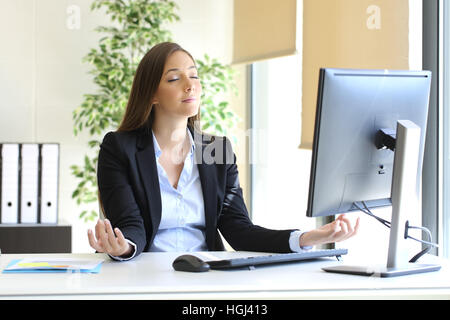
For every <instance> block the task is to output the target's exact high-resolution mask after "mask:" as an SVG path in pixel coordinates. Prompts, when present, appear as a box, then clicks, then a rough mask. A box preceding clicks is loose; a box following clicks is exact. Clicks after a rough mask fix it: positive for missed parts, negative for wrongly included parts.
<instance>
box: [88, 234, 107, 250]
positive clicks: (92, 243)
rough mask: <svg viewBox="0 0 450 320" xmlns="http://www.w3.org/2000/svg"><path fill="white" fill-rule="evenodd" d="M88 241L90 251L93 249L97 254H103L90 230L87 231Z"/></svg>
mask: <svg viewBox="0 0 450 320" xmlns="http://www.w3.org/2000/svg"><path fill="white" fill-rule="evenodd" d="M88 240H89V245H90V246H91V247H92V249H94V250H95V251H97V252H103V250H102V248H101V247H100V246H99V244H98V243H97V240H95V237H94V233H93V232H92V230H91V229H89V230H88Z"/></svg>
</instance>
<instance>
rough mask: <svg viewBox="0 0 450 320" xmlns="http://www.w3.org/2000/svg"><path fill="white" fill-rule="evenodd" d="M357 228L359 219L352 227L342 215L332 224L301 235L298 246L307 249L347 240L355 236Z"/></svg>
mask: <svg viewBox="0 0 450 320" xmlns="http://www.w3.org/2000/svg"><path fill="white" fill-rule="evenodd" d="M358 228H359V217H358V218H357V220H356V223H355V226H352V224H351V222H350V220H348V219H347V218H346V217H345V215H344V214H341V215H340V216H339V217H338V218H337V219H336V220H334V221H333V222H330V223H328V224H326V225H323V226H322V227H320V228H317V229H314V230H311V231H309V232H305V233H304V234H302V236H301V237H300V246H301V247H307V246H314V245H319V244H325V243H332V242H339V241H343V240H347V239H348V238H350V237H353V236H354V235H356V234H357V232H358Z"/></svg>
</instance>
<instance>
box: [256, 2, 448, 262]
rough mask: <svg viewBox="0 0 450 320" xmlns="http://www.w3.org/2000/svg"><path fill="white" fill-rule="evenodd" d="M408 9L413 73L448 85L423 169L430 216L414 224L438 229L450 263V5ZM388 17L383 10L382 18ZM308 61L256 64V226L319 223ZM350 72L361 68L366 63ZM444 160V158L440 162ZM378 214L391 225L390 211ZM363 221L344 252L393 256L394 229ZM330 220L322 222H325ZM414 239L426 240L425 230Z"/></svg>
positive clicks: (288, 59) (425, 206) (436, 114)
mask: <svg viewBox="0 0 450 320" xmlns="http://www.w3.org/2000/svg"><path fill="white" fill-rule="evenodd" d="M438 4H440V6H438ZM430 7H431V8H430ZM439 7H440V8H441V9H445V12H441V16H443V23H444V24H445V26H442V25H441V27H440V30H445V31H444V34H443V36H442V37H441V40H442V41H443V43H442V44H441V45H438V43H437V41H438V39H439V36H438V30H439V28H438V27H437V26H438V24H439V23H437V22H436V21H437V15H438V13H439V11H438V10H439ZM382 10H383V8H382ZM402 10H404V9H402ZM407 10H408V17H409V29H408V32H409V33H408V43H409V68H410V69H414V70H417V69H421V68H423V69H427V70H432V72H433V77H434V78H435V79H436V80H437V79H438V78H439V77H440V78H442V79H443V80H442V81H436V83H434V84H433V85H432V86H433V87H432V95H431V100H430V111H431V118H432V119H431V121H429V126H430V128H429V131H430V132H431V134H430V139H428V136H427V144H428V140H430V141H429V146H428V145H427V150H428V157H429V158H428V159H427V160H426V161H427V164H425V163H424V166H427V170H428V172H427V173H426V174H425V175H426V177H425V178H424V180H423V185H424V187H423V189H424V190H423V193H424V199H426V201H424V203H423V212H424V214H423V216H422V218H420V217H419V219H418V220H417V221H415V223H416V224H417V225H420V224H422V225H424V226H426V227H428V228H429V229H431V231H432V234H433V241H435V242H436V241H438V240H439V242H440V244H441V249H440V250H439V251H435V253H439V254H440V255H441V254H442V255H445V256H446V257H449V256H450V250H449V249H450V199H449V197H448V194H449V193H450V112H449V108H450V32H449V31H448V30H450V4H449V3H448V2H447V1H442V0H435V1H428V0H426V1H419V0H411V1H409V6H408V8H407ZM430 10H431V13H432V14H431V15H430ZM433 10H434V11H433ZM383 13H384V11H381V14H382V15H383ZM433 14H434V15H433ZM382 17H383V16H382ZM422 17H423V22H422ZM422 25H423V33H422ZM381 28H383V24H382V27H381ZM433 39H435V40H436V41H435V43H434V44H433V43H431V42H432V41H433ZM422 40H423V41H422ZM439 47H441V48H443V53H444V55H443V58H442V61H443V63H442V65H441V68H442V69H441V70H442V71H443V75H441V74H439V72H438V70H440V69H439V67H437V63H438V62H439V59H438V54H437V52H438V49H437V48H439ZM421 48H423V50H421ZM385 50H388V49H385ZM303 51H304V50H303ZM421 52H423V56H422V55H421ZM302 59H303V57H302V56H299V55H296V56H290V57H283V58H277V59H271V60H266V61H262V62H256V63H254V64H253V65H252V110H251V114H252V120H251V121H252V126H251V127H252V129H251V130H252V134H251V137H250V138H251V143H250V146H251V150H250V154H251V156H250V159H251V161H250V164H251V177H252V178H251V208H252V218H253V220H254V222H255V223H257V224H260V225H263V226H266V227H272V228H300V229H303V230H308V229H312V228H315V227H316V219H312V218H307V217H306V206H307V198H308V188H309V174H310V162H311V150H303V149H299V148H298V147H299V144H300V136H301V116H302V105H301V101H302V100H301V97H302V94H304V93H302V66H303V65H302V64H303V63H304V61H302ZM422 61H423V64H422ZM430 61H431V62H430ZM303 67H304V66H303ZM333 67H334V66H333ZM346 67H354V68H360V66H359V65H352V66H349V65H347V66H346ZM303 81H304V80H303ZM436 86H438V87H436ZM303 88H304V86H303ZM439 88H443V92H442V94H441V95H442V97H443V105H439V104H438V105H437V106H436V103H437V102H438V100H436V99H438V98H439V94H438V93H436V92H438V89H439ZM433 95H434V96H433ZM433 99H434V100H433ZM435 100H436V101H435ZM432 104H435V105H432ZM440 125H442V126H440ZM426 152H427V151H426ZM439 158H440V159H443V160H442V161H439ZM424 170H425V168H424ZM441 180H442V181H441ZM377 214H378V215H380V216H381V217H383V218H385V219H390V209H389V210H387V211H379V212H377ZM356 215H357V214H355V215H353V213H352V214H349V215H348V216H349V217H351V218H354V216H356ZM361 218H363V220H364V221H362V228H363V232H364V234H363V235H360V236H358V239H354V240H349V241H348V242H346V243H343V245H342V246H343V247H346V248H349V249H351V250H353V251H358V253H359V254H364V255H365V256H366V257H370V256H371V255H372V254H373V253H374V251H377V253H378V254H386V255H387V245H388V238H389V230H388V229H387V228H385V227H384V226H382V225H381V224H379V223H377V222H376V221H375V220H374V219H372V218H370V217H367V216H361ZM421 219H422V221H421ZM323 222H324V221H318V224H319V225H320V224H322V223H323ZM412 235H413V236H415V237H420V232H419V233H414V234H412ZM442 249H443V250H442ZM411 250H412V251H414V252H413V253H414V254H415V253H416V252H418V251H419V250H420V245H419V244H417V243H415V242H412V245H411ZM378 256H379V255H378Z"/></svg>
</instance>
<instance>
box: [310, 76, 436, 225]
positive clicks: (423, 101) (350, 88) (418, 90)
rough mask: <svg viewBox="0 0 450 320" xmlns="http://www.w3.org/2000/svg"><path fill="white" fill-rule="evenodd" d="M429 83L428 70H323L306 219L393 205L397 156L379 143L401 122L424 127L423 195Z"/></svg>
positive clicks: (420, 154)
mask: <svg viewBox="0 0 450 320" xmlns="http://www.w3.org/2000/svg"><path fill="white" fill-rule="evenodd" d="M430 84H431V72H429V71H398V70H352V69H321V70H320V76H319V88H318V96H317V109H316V120H315V129H314V142H313V153H312V161H311V175H310V185H309V196H308V207H307V216H309V217H317V216H329V215H335V214H339V213H345V212H349V211H352V210H357V209H356V208H355V207H354V206H353V203H354V202H360V201H365V203H366V204H367V206H368V207H369V208H374V207H380V206H387V205H391V183H392V171H393V162H394V152H393V151H391V150H389V149H378V148H377V146H376V144H375V138H376V136H377V132H378V131H379V130H380V129H384V130H385V131H386V132H389V131H391V132H394V133H395V130H396V126H397V121H398V120H410V121H412V122H414V123H415V124H416V125H417V126H419V127H420V128H421V137H420V151H419V159H420V160H419V165H418V171H417V175H418V176H417V177H418V179H417V182H418V185H417V192H418V194H419V191H420V181H421V179H420V178H421V173H422V161H423V160H422V159H423V152H424V143H425V134H426V123H427V115H428V102H429V95H430Z"/></svg>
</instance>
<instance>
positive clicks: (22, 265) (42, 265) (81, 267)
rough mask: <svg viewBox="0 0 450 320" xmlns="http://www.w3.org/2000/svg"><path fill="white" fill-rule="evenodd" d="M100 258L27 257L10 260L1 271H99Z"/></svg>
mask: <svg viewBox="0 0 450 320" xmlns="http://www.w3.org/2000/svg"><path fill="white" fill-rule="evenodd" d="M102 262H103V260H102V259H70V258H68V259H64V258H59V259H58V258H55V259H44V258H27V259H17V260H12V261H11V262H10V263H9V264H8V266H7V267H6V268H5V269H4V270H3V273H30V272H81V273H99V272H100V268H101V266H102Z"/></svg>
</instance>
